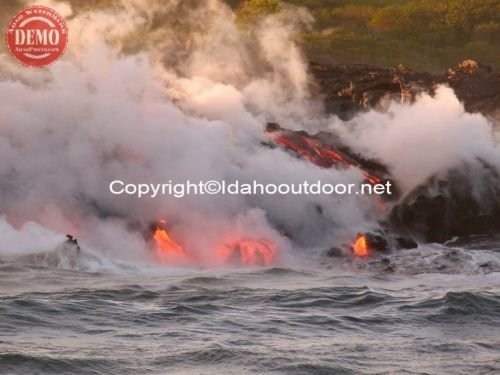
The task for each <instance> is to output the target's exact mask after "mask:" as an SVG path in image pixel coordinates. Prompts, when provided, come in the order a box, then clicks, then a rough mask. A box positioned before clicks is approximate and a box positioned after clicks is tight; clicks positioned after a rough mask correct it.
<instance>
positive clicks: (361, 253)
mask: <svg viewBox="0 0 500 375" xmlns="http://www.w3.org/2000/svg"><path fill="white" fill-rule="evenodd" d="M353 250H354V254H356V256H358V257H365V256H367V255H368V244H367V241H366V237H365V236H363V235H359V236H358V238H357V239H356V242H355V243H354V246H353Z"/></svg>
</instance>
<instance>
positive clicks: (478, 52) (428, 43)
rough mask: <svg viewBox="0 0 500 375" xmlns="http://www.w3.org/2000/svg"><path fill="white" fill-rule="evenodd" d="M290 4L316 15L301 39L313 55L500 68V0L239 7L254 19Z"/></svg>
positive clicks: (309, 1) (312, 1)
mask: <svg viewBox="0 0 500 375" xmlns="http://www.w3.org/2000/svg"><path fill="white" fill-rule="evenodd" d="M233 3H234V1H233ZM290 4H291V5H294V6H302V7H306V8H308V9H309V11H310V12H311V13H312V14H313V16H314V18H315V20H316V21H315V23H314V25H313V29H312V30H311V31H308V32H305V33H304V34H303V35H302V38H301V43H302V45H303V47H304V50H305V51H306V53H307V55H308V56H309V57H310V58H311V59H314V60H319V61H323V62H333V63H365V64H372V65H379V66H396V65H398V64H404V65H406V66H409V67H411V68H414V69H417V70H427V71H433V72H436V71H439V72H442V71H443V70H445V69H446V68H447V67H450V66H454V65H456V64H457V62H460V61H462V60H465V59H475V60H478V61H480V62H483V63H486V64H491V65H493V66H496V67H497V68H498V67H500V0H282V1H280V0H247V1H244V2H242V3H240V4H239V6H238V7H237V9H238V10H237V11H238V13H239V16H240V18H242V20H243V21H245V22H251V21H252V20H254V19H256V18H257V17H258V16H259V15H262V14H265V13H269V12H273V11H276V10H277V9H279V8H282V7H285V6H287V5H290Z"/></svg>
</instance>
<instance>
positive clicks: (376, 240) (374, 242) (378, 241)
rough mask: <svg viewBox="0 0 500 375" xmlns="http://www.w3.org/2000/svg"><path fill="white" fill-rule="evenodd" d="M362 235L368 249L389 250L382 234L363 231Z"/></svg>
mask: <svg viewBox="0 0 500 375" xmlns="http://www.w3.org/2000/svg"><path fill="white" fill-rule="evenodd" d="M364 236H365V238H366V244H367V245H368V248H369V249H372V250H375V251H380V252H385V251H389V243H388V242H387V240H386V239H385V238H384V237H383V236H381V235H379V234H375V233H365V234H364Z"/></svg>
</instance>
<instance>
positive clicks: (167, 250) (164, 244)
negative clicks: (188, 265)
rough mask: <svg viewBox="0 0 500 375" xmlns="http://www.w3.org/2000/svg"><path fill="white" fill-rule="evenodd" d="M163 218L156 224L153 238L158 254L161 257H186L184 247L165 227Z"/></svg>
mask: <svg viewBox="0 0 500 375" xmlns="http://www.w3.org/2000/svg"><path fill="white" fill-rule="evenodd" d="M165 224H166V221H165V220H161V221H160V223H159V224H158V225H157V226H156V229H155V232H154V235H153V238H154V240H155V243H156V249H157V252H158V255H160V257H161V258H162V259H164V258H165V257H169V258H170V257H171V258H173V259H184V258H186V257H187V253H186V251H185V250H184V248H183V247H182V246H181V245H179V244H178V243H177V242H175V241H174V240H173V239H172V238H171V237H170V235H169V234H168V232H167V230H166V229H165Z"/></svg>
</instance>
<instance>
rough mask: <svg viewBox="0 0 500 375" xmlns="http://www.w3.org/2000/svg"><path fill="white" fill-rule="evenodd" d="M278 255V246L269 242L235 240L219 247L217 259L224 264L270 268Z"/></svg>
mask: <svg viewBox="0 0 500 375" xmlns="http://www.w3.org/2000/svg"><path fill="white" fill-rule="evenodd" d="M276 254H277V248H276V245H275V244H274V243H273V242H271V241H268V240H251V239H240V240H235V241H232V242H229V243H226V244H225V245H223V246H221V247H219V248H218V249H217V251H216V256H217V259H218V260H219V261H221V262H223V263H239V264H243V265H246V266H270V265H271V264H272V263H273V261H274V260H275V257H276Z"/></svg>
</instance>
